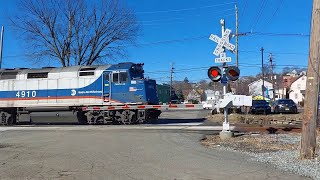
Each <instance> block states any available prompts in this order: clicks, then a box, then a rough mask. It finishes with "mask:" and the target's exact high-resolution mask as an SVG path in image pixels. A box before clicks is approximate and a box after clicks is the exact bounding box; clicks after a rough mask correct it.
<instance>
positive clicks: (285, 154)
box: [202, 134, 320, 180]
mask: <svg viewBox="0 0 320 180" xmlns="http://www.w3.org/2000/svg"><path fill="white" fill-rule="evenodd" d="M300 138H301V135H300V134H261V135H260V134H259V135H243V136H239V137H235V138H232V139H230V140H225V141H222V140H221V139H220V138H219V136H217V135H212V136H211V135H210V136H207V138H206V139H204V140H203V141H202V143H203V144H204V145H205V146H208V147H209V148H215V149H219V150H227V151H233V152H240V153H244V154H247V155H249V156H251V157H252V158H251V159H250V160H254V161H259V162H263V163H267V164H270V165H272V166H274V167H275V168H277V169H280V170H284V171H288V172H292V173H295V174H299V175H302V176H306V177H311V178H313V179H315V180H320V157H319V156H318V157H317V158H315V159H313V160H301V159H299V148H300ZM319 139H320V137H318V144H317V145H318V148H317V150H318V151H319V149H320V143H319ZM318 155H319V152H318Z"/></svg>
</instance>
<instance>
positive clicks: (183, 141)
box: [0, 112, 304, 180]
mask: <svg viewBox="0 0 320 180" xmlns="http://www.w3.org/2000/svg"><path fill="white" fill-rule="evenodd" d="M170 113H171V114H170ZM170 113H168V114H167V115H168V116H167V117H165V114H164V115H163V116H162V118H163V121H164V122H167V124H168V121H170V118H168V117H170V116H171V117H173V118H172V119H171V121H174V122H175V123H177V122H181V121H184V120H183V119H181V120H179V118H181V117H184V118H185V119H187V120H186V121H188V122H190V121H191V122H190V123H195V122H192V120H193V121H197V120H199V119H202V118H201V117H200V116H202V113H203V112H188V113H187V112H185V113H183V114H180V113H177V112H170ZM175 118H176V119H175ZM188 122H183V123H188ZM196 123H197V122H196ZM169 124H170V123H169ZM149 126H150V125H149ZM151 126H158V124H156V125H151ZM111 127H112V126H94V128H93V126H56V125H54V126H53V128H52V129H50V128H49V129H48V127H47V126H40V127H39V128H38V129H37V130H34V129H28V127H24V128H23V130H17V129H11V130H10V129H7V130H3V131H0V179H84V180H88V179H121V180H122V179H147V180H150V179H172V180H173V179H237V180H241V179H304V178H303V177H300V176H297V175H292V174H289V173H285V172H281V171H278V170H276V169H274V168H273V167H270V166H268V165H265V164H261V163H258V162H254V161H251V160H250V157H247V156H244V155H240V154H236V153H232V152H224V151H218V150H214V149H208V148H207V147H204V146H202V145H201V144H200V142H199V140H200V139H201V138H203V134H202V133H201V131H187V130H186V131H176V130H175V129H171V130H151V129H135V128H133V129H130V126H129V127H125V128H111ZM132 127H135V126H132ZM46 128H47V129H46Z"/></svg>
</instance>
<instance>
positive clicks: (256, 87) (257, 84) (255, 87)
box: [248, 79, 273, 99]
mask: <svg viewBox="0 0 320 180" xmlns="http://www.w3.org/2000/svg"><path fill="white" fill-rule="evenodd" d="M262 84H263V81H262V79H259V80H257V81H254V82H252V83H250V84H249V85H248V87H249V94H250V95H251V96H253V97H255V96H261V95H262ZM264 97H266V98H269V99H271V98H272V97H273V86H272V83H270V82H268V81H264Z"/></svg>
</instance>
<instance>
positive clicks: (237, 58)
mask: <svg viewBox="0 0 320 180" xmlns="http://www.w3.org/2000/svg"><path fill="white" fill-rule="evenodd" d="M235 9H236V66H237V67H239V50H238V49H239V44H238V37H239V32H238V29H239V19H238V7H237V5H235ZM238 88H239V81H237V82H236V93H237V94H238Z"/></svg>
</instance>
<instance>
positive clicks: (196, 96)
mask: <svg viewBox="0 0 320 180" xmlns="http://www.w3.org/2000/svg"><path fill="white" fill-rule="evenodd" d="M201 97H202V92H199V91H198V90H196V89H192V90H191V91H190V92H189V94H188V96H187V101H188V102H190V103H199V102H201Z"/></svg>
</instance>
